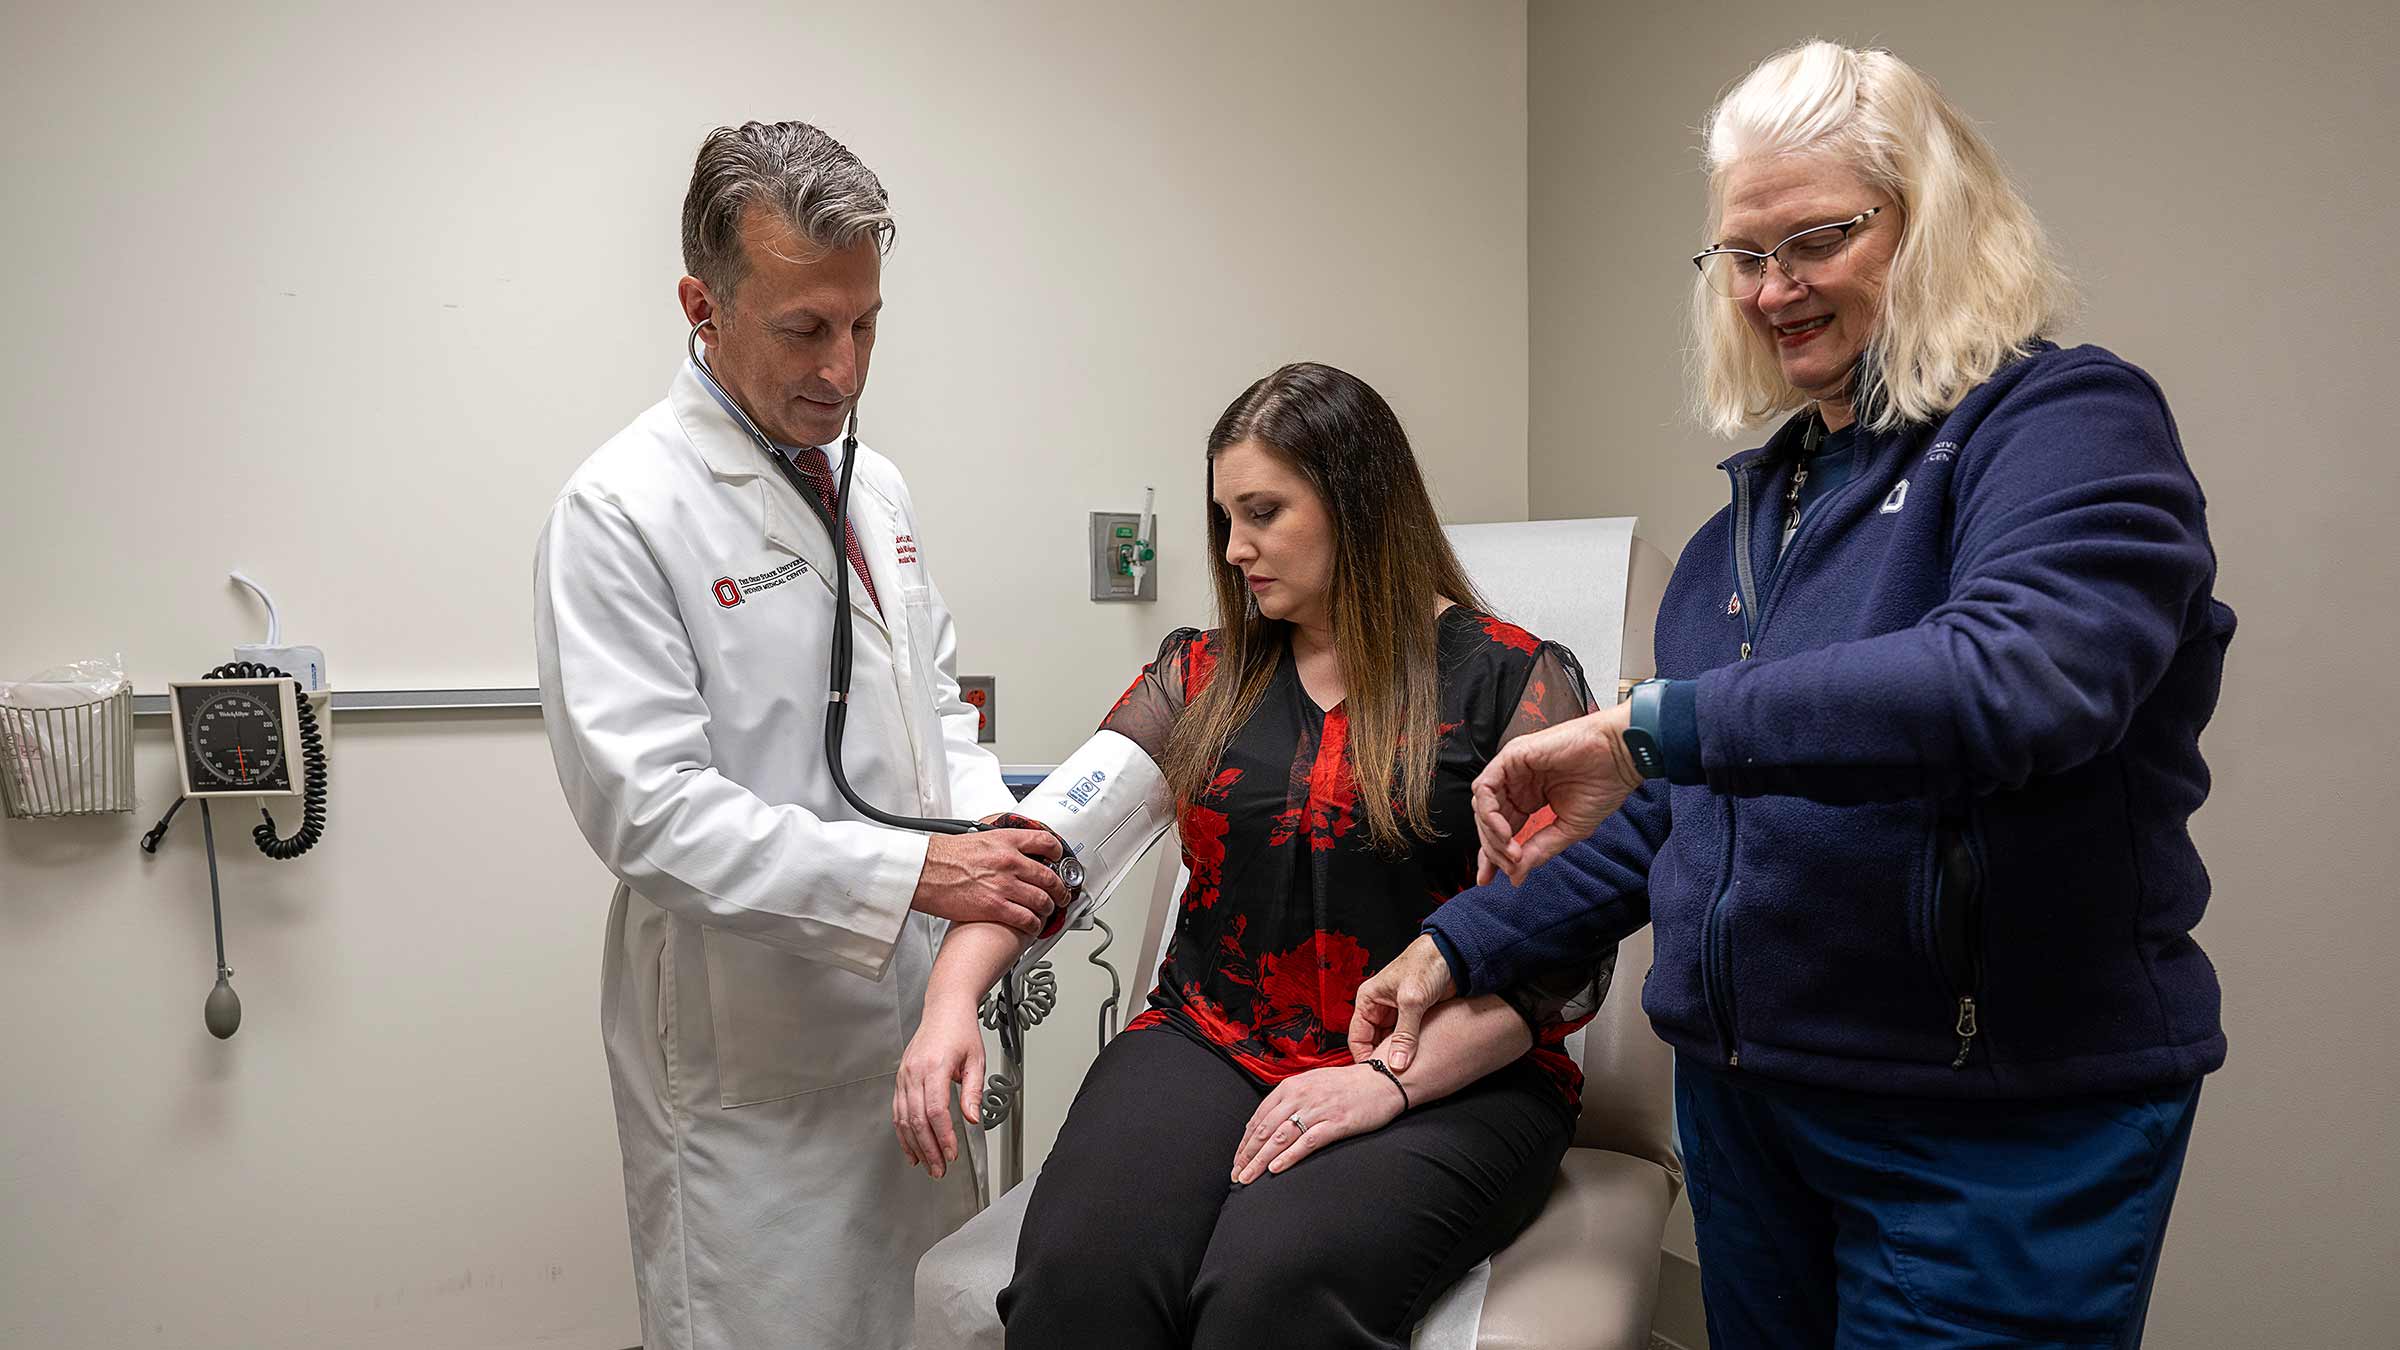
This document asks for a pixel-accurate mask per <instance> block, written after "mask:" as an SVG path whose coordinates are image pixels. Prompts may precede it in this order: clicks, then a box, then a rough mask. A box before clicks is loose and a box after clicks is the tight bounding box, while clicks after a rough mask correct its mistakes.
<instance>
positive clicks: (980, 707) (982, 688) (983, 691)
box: [958, 675, 1000, 745]
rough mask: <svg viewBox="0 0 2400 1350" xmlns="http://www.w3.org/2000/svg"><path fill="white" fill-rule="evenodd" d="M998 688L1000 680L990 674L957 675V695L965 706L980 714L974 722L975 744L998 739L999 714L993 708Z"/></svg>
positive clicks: (989, 742)
mask: <svg viewBox="0 0 2400 1350" xmlns="http://www.w3.org/2000/svg"><path fill="white" fill-rule="evenodd" d="M999 688H1000V681H999V680H998V679H996V678H995V677H993V676H990V675H961V676H959V677H958V695H959V697H960V698H963V699H965V700H966V701H967V706H969V707H971V708H973V709H974V710H975V711H976V712H978V713H981V714H982V716H981V717H980V718H979V719H977V721H976V723H975V740H976V743H977V744H980V745H990V744H991V743H992V742H994V741H996V740H998V739H1000V716H999V713H998V712H997V711H996V709H995V705H996V702H997V694H998V691H999Z"/></svg>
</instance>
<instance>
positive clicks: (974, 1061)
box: [892, 1002, 983, 1180]
mask: <svg viewBox="0 0 2400 1350" xmlns="http://www.w3.org/2000/svg"><path fill="white" fill-rule="evenodd" d="M953 1083H956V1084H958V1087H959V1094H958V1097H959V1106H960V1108H961V1109H962V1110H963V1111H965V1112H966V1117H967V1123H968V1124H970V1125H981V1124H982V1123H983V1028H982V1026H981V1024H980V1023H978V1022H977V1021H976V1018H975V1005H974V1004H972V1003H961V1004H958V1005H955V1006H936V1005H935V1004H933V1003H931V1002H928V1003H927V1005H926V1008H925V1020H924V1022H923V1023H922V1024H920V1025H919V1026H918V1028H917V1034H916V1035H915V1036H914V1037H912V1038H911V1039H910V1040H909V1043H908V1050H907V1052H906V1053H904V1054H902V1055H901V1056H900V1081H899V1082H898V1083H897V1084H896V1085H895V1086H894V1087H893V1088H892V1132H893V1133H894V1134H897V1135H899V1136H900V1151H901V1152H903V1153H906V1154H907V1155H908V1165H909V1166H911V1167H923V1168H924V1169H925V1170H926V1171H927V1172H928V1173H929V1174H931V1175H932V1176H933V1177H934V1178H935V1179H936V1180H939V1179H940V1178H941V1175H942V1173H943V1172H945V1171H947V1170H948V1169H949V1166H950V1164H951V1163H954V1162H956V1161H958V1130H957V1128H956V1127H955V1126H953V1125H952V1124H951V1121H950V1085H951V1084H953Z"/></svg>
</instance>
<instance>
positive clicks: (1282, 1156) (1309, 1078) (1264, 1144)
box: [1233, 1060, 1401, 1186]
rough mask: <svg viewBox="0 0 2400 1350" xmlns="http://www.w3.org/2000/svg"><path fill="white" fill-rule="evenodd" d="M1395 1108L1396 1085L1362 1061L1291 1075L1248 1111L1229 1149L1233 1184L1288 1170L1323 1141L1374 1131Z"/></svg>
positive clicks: (1386, 1122)
mask: <svg viewBox="0 0 2400 1350" xmlns="http://www.w3.org/2000/svg"><path fill="white" fill-rule="evenodd" d="M1384 1062H1385V1063H1387V1064H1388V1063H1390V1062H1391V1061H1389V1060H1386V1061H1384ZM1400 1108H1401V1099H1400V1089H1398V1088H1396V1087H1393V1086H1392V1082H1391V1080H1390V1079H1388V1078H1385V1077H1384V1076H1383V1075H1382V1074H1379V1073H1377V1072H1375V1071H1374V1070H1373V1069H1370V1068H1368V1067H1367V1066H1366V1065H1364V1064H1344V1065H1342V1066H1340V1067H1338V1068H1330V1069H1311V1070H1309V1071H1308V1072H1306V1073H1301V1074H1294V1075H1292V1076H1291V1077H1289V1078H1286V1079H1284V1080H1283V1081H1282V1082H1281V1083H1278V1084H1276V1085H1275V1090H1274V1091H1273V1092H1270V1093H1268V1094H1267V1099H1266V1100H1265V1101H1263V1102H1260V1103H1259V1104H1258V1110H1256V1111H1255V1112H1252V1113H1251V1116H1250V1126H1249V1128H1248V1129H1245V1130H1243V1131H1242V1143H1241V1147H1240V1148H1238V1149H1236V1150H1234V1154H1233V1180H1234V1184H1236V1185H1240V1186H1247V1185H1249V1184H1250V1183H1251V1182H1253V1181H1256V1180H1258V1179H1259V1178H1260V1177H1262V1176H1265V1175H1266V1174H1267V1173H1269V1172H1288V1171H1290V1170H1291V1169H1292V1168H1294V1167H1296V1166H1298V1165H1299V1163H1300V1160H1301V1159H1303V1158H1305V1157H1307V1156H1308V1155H1309V1154H1311V1153H1314V1152H1316V1151H1317V1150H1318V1149H1321V1148H1323V1147H1325V1146H1326V1145H1327V1144H1331V1143H1336V1142H1338V1141H1340V1140H1343V1139H1347V1138H1349V1137H1350V1136H1352V1135H1354V1134H1371V1133H1373V1132H1375V1131H1376V1130H1380V1129H1382V1128H1383V1127H1384V1126H1386V1125H1389V1124H1391V1123H1392V1120H1393V1118H1394V1117H1396V1116H1398V1115H1399V1114H1400Z"/></svg>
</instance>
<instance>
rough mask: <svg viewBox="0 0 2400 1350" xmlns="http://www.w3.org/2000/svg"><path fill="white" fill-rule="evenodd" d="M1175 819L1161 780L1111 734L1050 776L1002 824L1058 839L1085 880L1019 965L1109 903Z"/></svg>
mask: <svg viewBox="0 0 2400 1350" xmlns="http://www.w3.org/2000/svg"><path fill="white" fill-rule="evenodd" d="M1174 820H1175V812H1174V809H1173V806H1172V804H1171V803H1170V802H1169V800H1168V797H1167V777H1166V775H1165V774H1164V773H1162V772H1160V770H1159V767H1158V765H1157V764H1156V763H1155V762H1153V761H1152V760H1151V758H1150V756H1149V754H1148V752H1146V751H1144V750H1143V749H1142V747H1141V746H1139V745H1136V744H1135V743H1134V742H1133V741H1132V740H1131V739H1129V738H1127V737H1125V736H1122V735H1119V734H1118V733H1116V732H1114V731H1102V732H1099V733H1097V734H1095V735H1094V736H1093V737H1092V738H1091V739H1090V740H1088V741H1085V742H1084V743H1083V744H1082V745H1081V746H1080V747H1078V748H1077V749H1076V751H1075V753H1074V754H1072V755H1069V756H1068V757H1067V759H1066V762H1065V763H1063V764H1061V765H1059V766H1058V767H1057V768H1056V769H1054V770H1052V771H1051V773H1050V776H1049V777H1047V778H1045V779H1043V780H1042V781H1041V785H1040V786H1038V787H1036V788H1034V790H1033V791H1032V792H1030V793H1028V794H1026V797H1025V800H1024V801H1022V802H1019V803H1018V804H1017V809H1016V810H1015V811H1014V812H1011V813H1010V814H1009V815H1008V816H1006V817H1003V821H1004V823H1007V824H1009V825H1011V826H1014V827H1016V828H1019V829H1040V830H1048V831H1050V832H1051V833H1052V834H1055V835H1057V836H1058V838H1059V842H1060V843H1062V844H1064V845H1065V846H1066V850H1067V852H1068V854H1070V855H1071V856H1072V857H1073V858H1074V859H1075V861H1076V863H1077V864H1079V865H1080V866H1081V868H1082V871H1083V879H1082V883H1081V885H1080V886H1074V887H1070V894H1069V895H1068V898H1067V904H1066V905H1065V906H1064V907H1063V908H1061V909H1060V910H1059V911H1058V912H1057V913H1055V914H1053V915H1052V916H1051V920H1050V923H1049V924H1048V925H1047V926H1046V927H1045V928H1044V929H1043V930H1042V935H1041V936H1040V937H1038V938H1036V939H1034V942H1033V945H1032V946H1031V947H1030V948H1028V949H1027V950H1026V952H1025V954H1024V955H1023V956H1021V957H1019V958H1018V963H1019V964H1020V965H1024V964H1026V963H1029V962H1032V961H1035V960H1038V959H1040V957H1041V955H1042V954H1043V953H1044V952H1047V951H1048V950H1049V949H1050V948H1051V947H1052V946H1053V945H1055V944H1056V943H1057V941H1058V938H1059V936H1060V935H1061V934H1062V933H1064V932H1066V931H1067V930H1068V929H1070V928H1073V927H1076V926H1077V925H1078V924H1079V923H1081V921H1082V920H1083V919H1084V918H1086V917H1087V916H1089V915H1090V914H1091V913H1092V912H1093V911H1094V910H1097V909H1098V908H1100V906H1101V905H1103V904H1105V903H1107V901H1108V897H1109V896H1110V895H1111V894H1113V893H1114V892H1115V891H1116V889H1117V886H1118V884H1119V883H1121V882H1123V881H1124V880H1125V876H1126V874H1127V873H1129V872H1131V871H1132V870H1133V866H1134V864H1135V863H1137V862H1139V861H1141V859H1142V855H1143V854H1145V853H1147V852H1149V851H1150V846H1151V845H1152V844H1153V843H1156V842H1157V841H1158V837H1159V836H1160V835H1162V834H1164V833H1166V831H1167V827H1168V826H1169V825H1172V824H1173V823H1174Z"/></svg>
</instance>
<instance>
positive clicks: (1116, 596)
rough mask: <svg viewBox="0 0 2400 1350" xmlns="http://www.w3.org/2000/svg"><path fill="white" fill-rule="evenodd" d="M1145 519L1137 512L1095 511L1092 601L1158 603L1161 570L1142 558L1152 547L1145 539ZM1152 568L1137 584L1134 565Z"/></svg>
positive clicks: (1092, 541)
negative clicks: (1143, 521) (1143, 537)
mask: <svg viewBox="0 0 2400 1350" xmlns="http://www.w3.org/2000/svg"><path fill="white" fill-rule="evenodd" d="M1141 529H1142V518H1141V516H1140V514H1139V513H1137V512H1133V511H1094V512H1092V531H1091V571H1092V599H1094V600H1102V601H1108V600H1153V601H1154V600H1156V599H1158V566H1157V564H1156V563H1155V562H1152V561H1151V560H1150V559H1148V558H1142V557H1140V553H1141V551H1142V550H1146V549H1148V548H1149V544H1148V543H1147V542H1146V541H1144V540H1143V539H1142V537H1141ZM1137 559H1138V560H1139V561H1141V562H1143V563H1147V564H1149V565H1148V566H1146V567H1145V568H1143V569H1142V573H1143V574H1142V577H1141V579H1140V581H1139V583H1138V584H1137V583H1136V581H1135V579H1134V563H1135V562H1136V561H1137Z"/></svg>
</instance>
